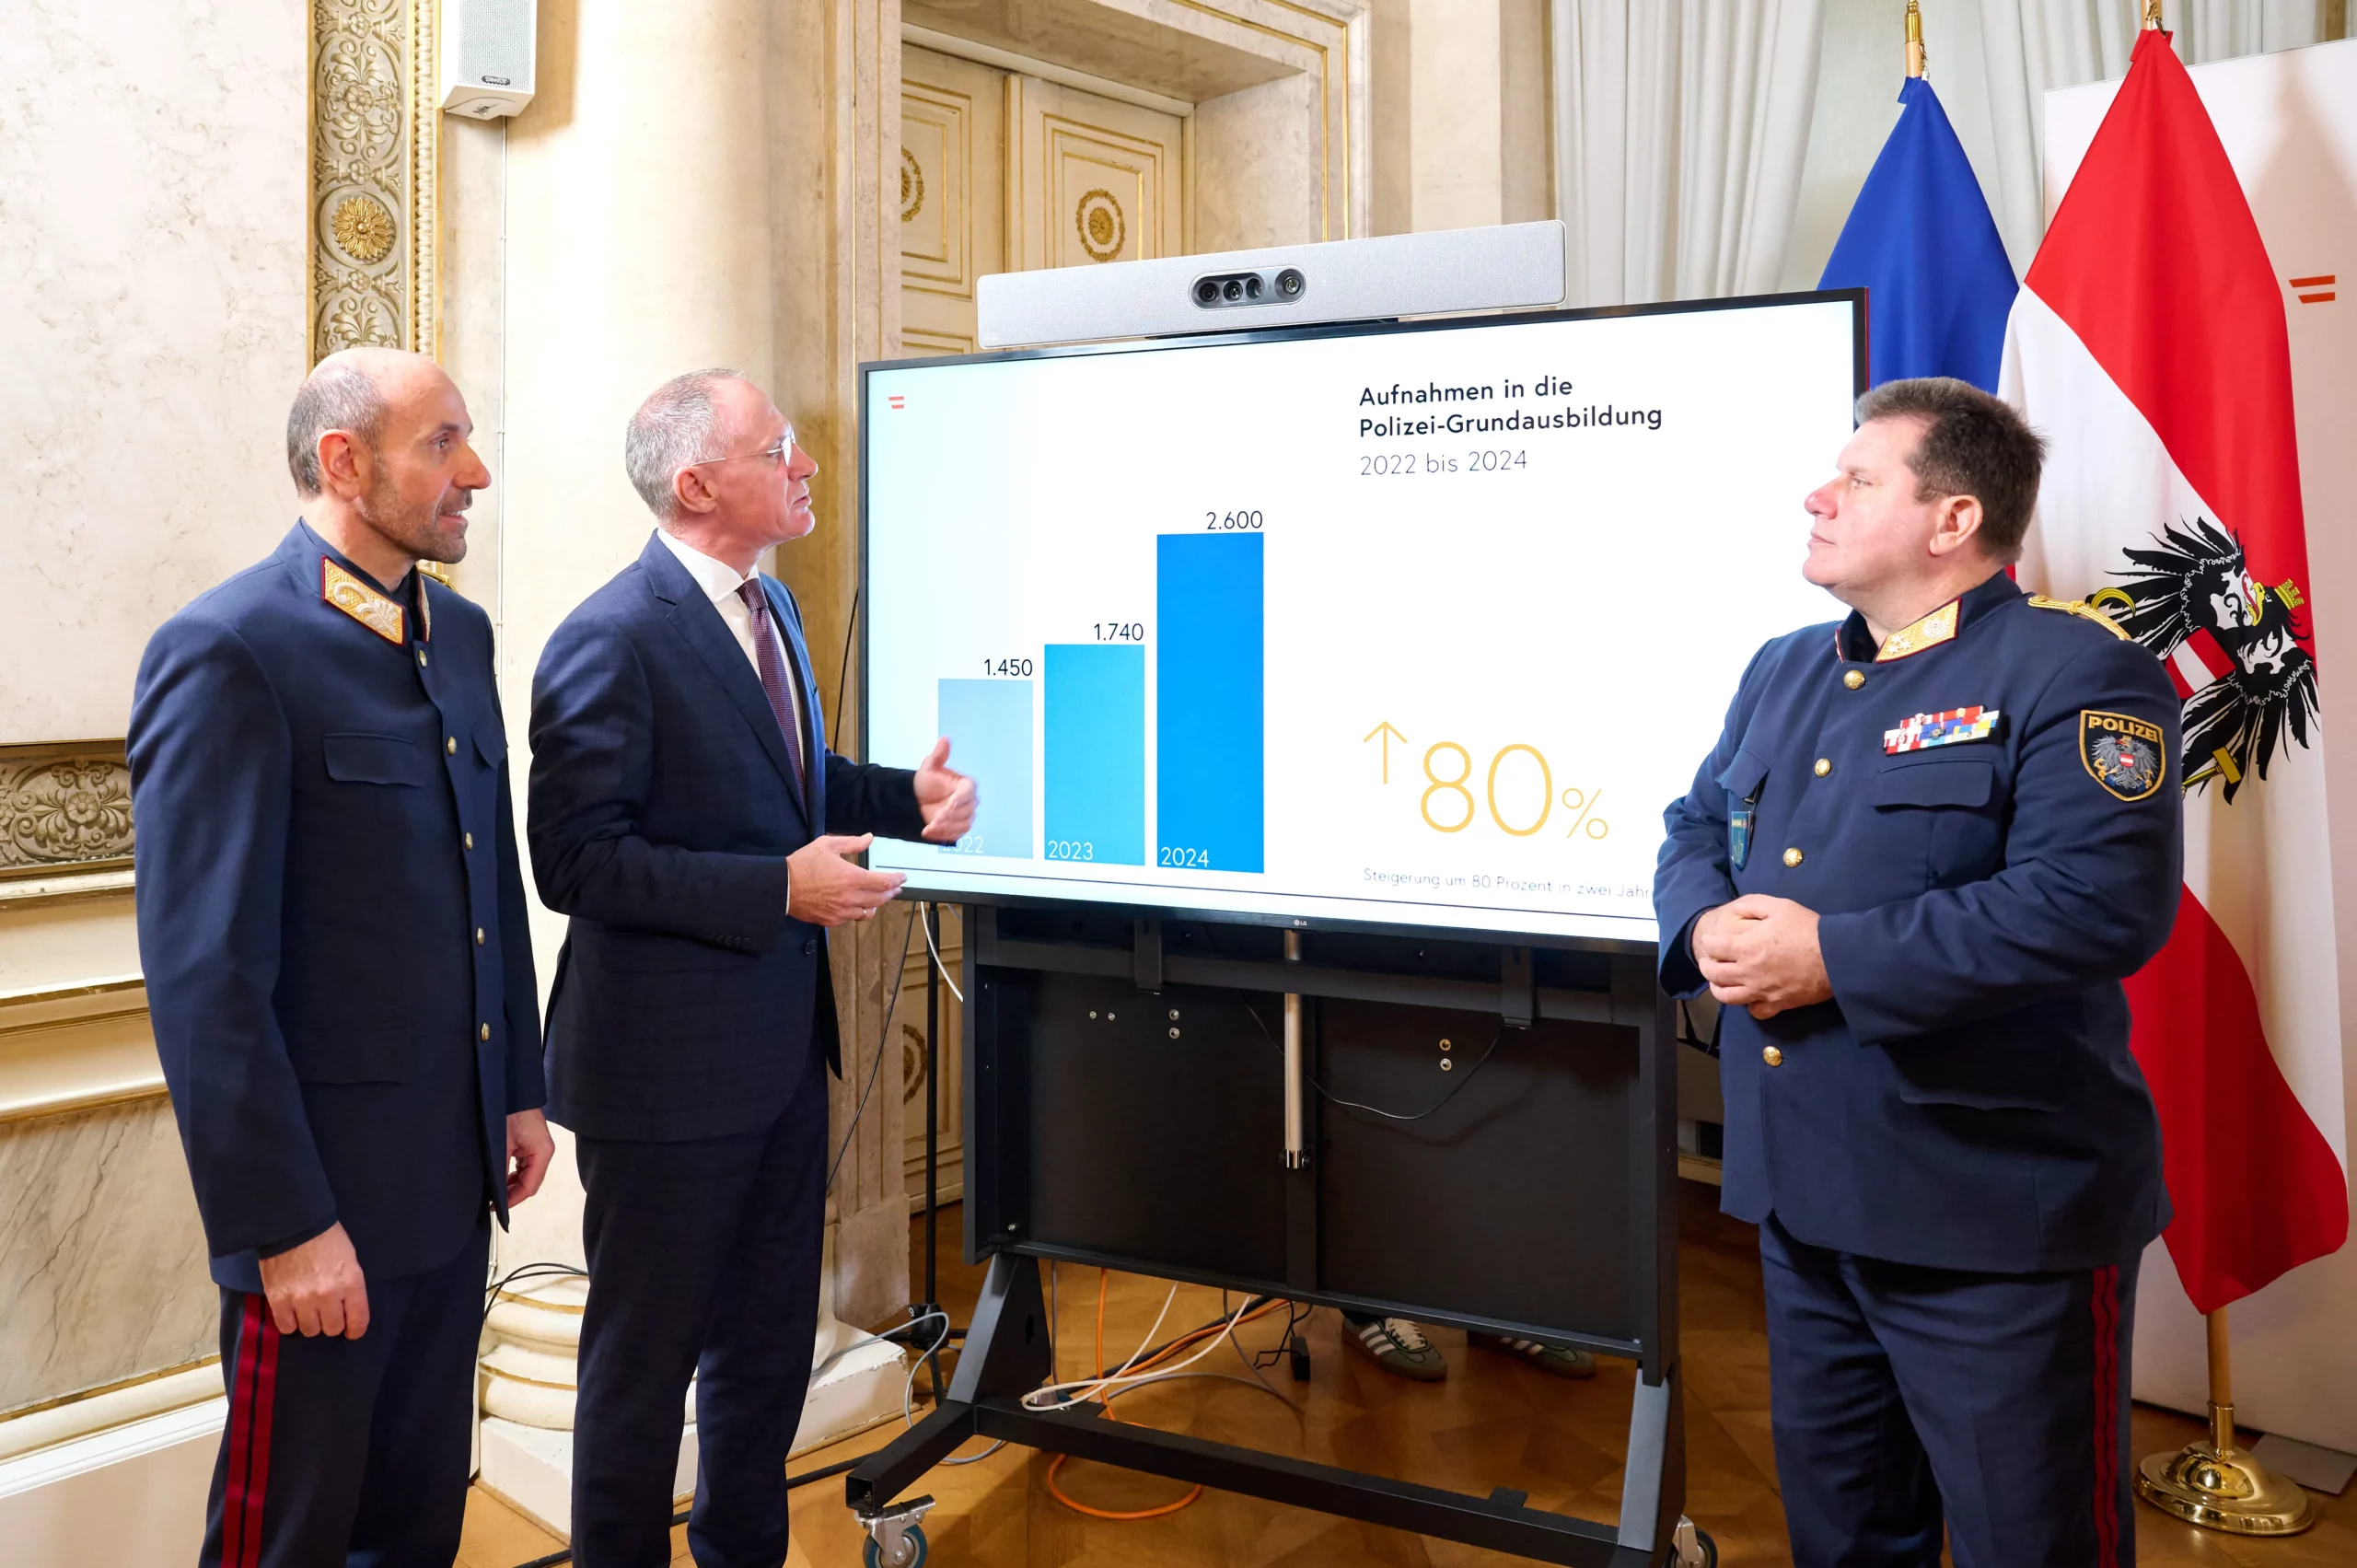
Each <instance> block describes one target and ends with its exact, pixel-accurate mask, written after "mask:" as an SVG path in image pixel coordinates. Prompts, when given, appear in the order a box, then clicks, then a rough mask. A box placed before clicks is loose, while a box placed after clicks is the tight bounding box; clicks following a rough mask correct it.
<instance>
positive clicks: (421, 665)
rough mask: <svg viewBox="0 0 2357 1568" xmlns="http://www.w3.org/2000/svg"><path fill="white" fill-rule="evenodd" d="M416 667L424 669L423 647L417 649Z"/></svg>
mask: <svg viewBox="0 0 2357 1568" xmlns="http://www.w3.org/2000/svg"><path fill="white" fill-rule="evenodd" d="M417 668H420V669H424V668H425V650H424V648H420V649H418V650H417Z"/></svg>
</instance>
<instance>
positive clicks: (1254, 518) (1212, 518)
mask: <svg viewBox="0 0 2357 1568" xmlns="http://www.w3.org/2000/svg"><path fill="white" fill-rule="evenodd" d="M1259 527H1260V513H1258V512H1205V513H1204V514H1203V530H1204V531H1205V532H1206V533H1237V532H1248V531H1250V530H1252V529H1256V528H1259Z"/></svg>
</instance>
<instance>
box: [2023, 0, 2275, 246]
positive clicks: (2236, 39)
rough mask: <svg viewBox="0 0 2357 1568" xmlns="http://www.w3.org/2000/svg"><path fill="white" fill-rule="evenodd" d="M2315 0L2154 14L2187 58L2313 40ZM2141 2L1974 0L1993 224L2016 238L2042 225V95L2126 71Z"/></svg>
mask: <svg viewBox="0 0 2357 1568" xmlns="http://www.w3.org/2000/svg"><path fill="white" fill-rule="evenodd" d="M2317 12H2318V7H2317V6H2316V0H2165V8H2164V17H2165V20H2166V22H2167V23H2168V26H2169V28H2170V29H2171V31H2173V32H2174V33H2175V34H2176V36H2177V58H2178V59H2180V60H2183V61H2184V62H2185V63H2186V64H2189V65H2200V64H2205V63H2207V62H2209V61H2212V60H2227V59H2232V58H2234V57H2235V56H2236V55H2240V54H2261V53H2265V52H2268V51H2270V50H2276V49H2296V48H2299V47H2300V46H2302V45H2304V44H2310V43H2315V42H2317V41H2319V38H2320V29H2319V26H2318V20H2319V18H2318V15H2317ZM2142 14H2143V7H2142V6H2141V5H2139V4H2137V0H1981V9H1980V26H1981V40H1982V48H1983V49H1984V50H1985V51H1986V56H1987V67H1988V81H1989V121H1990V126H1989V128H1990V133H1991V138H1992V140H1993V141H1994V142H1995V144H1996V153H1997V180H1996V189H1995V190H1993V191H1991V192H1989V195H1990V199H1991V205H1992V206H1994V207H1995V208H1996V209H1997V213H1996V217H1997V225H1998V226H1999V227H2000V228H2002V229H2003V231H2004V233H2005V238H2006V239H2007V241H2008V243H2009V244H2010V245H2013V246H2014V251H2015V254H2016V256H2022V255H2026V254H2027V252H2026V250H2022V249H2021V248H2020V247H2019V245H2018V243H2017V241H2018V240H2019V239H2020V238H2022V237H2035V236H2038V235H2042V234H2044V233H2045V232H2046V198H2045V192H2044V188H2043V185H2042V183H2041V180H2042V176H2041V170H2042V169H2043V168H2044V157H2045V146H2046V110H2045V99H2046V94H2047V92H2048V91H2049V89H2051V88H2054V87H2076V86H2078V85H2079V84H2080V83H2082V82H2099V81H2106V80H2108V79H2111V78H2113V77H2118V76H2123V75H2127V74H2128V55H2129V52H2130V51H2131V50H2132V49H2133V48H2134V47H2135V44H2136V29H2137V25H2138V21H2139V18H2140V17H2142Z"/></svg>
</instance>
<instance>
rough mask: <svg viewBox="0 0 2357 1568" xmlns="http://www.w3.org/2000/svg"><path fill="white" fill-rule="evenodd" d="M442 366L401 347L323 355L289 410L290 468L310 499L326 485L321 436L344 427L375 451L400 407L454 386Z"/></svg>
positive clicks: (288, 444) (288, 440) (302, 492)
mask: <svg viewBox="0 0 2357 1568" xmlns="http://www.w3.org/2000/svg"><path fill="white" fill-rule="evenodd" d="M449 386H450V378H449V377H447V376H446V375H444V374H443V373H442V367H441V366H438V365H436V364H435V363H434V361H432V360H431V359H428V358H427V357H426V356H425V355H424V354H411V353H409V352H408V351H407V350H405V349H398V348H346V349H338V350H337V351H336V352H335V353H333V354H330V355H328V356H327V357H326V358H325V359H322V360H320V361H319V365H318V366H316V367H315V368H314V369H313V370H312V371H311V373H310V375H309V376H308V377H304V380H303V385H302V388H301V389H299V390H298V391H296V394H295V406H294V407H293V408H290V409H288V410H287V411H286V468H287V471H288V472H290V473H291V474H293V475H294V478H295V488H296V491H298V492H299V493H301V494H302V496H303V498H304V499H305V500H310V499H312V498H314V497H316V496H317V495H318V494H319V491H320V488H321V481H320V476H319V437H320V436H325V435H326V434H327V433H328V432H329V431H331V430H341V431H343V432H344V433H345V434H346V435H348V436H351V437H352V439H353V440H354V441H356V442H358V443H359V444H360V445H361V446H363V447H366V448H367V449H368V450H370V451H371V452H374V451H376V450H377V449H378V447H379V444H380V443H381V442H382V440H383V438H384V434H385V424H386V421H387V419H388V418H389V416H390V415H391V413H392V412H393V411H394V410H395V409H396V408H399V407H404V406H407V405H411V404H413V403H415V402H416V401H418V400H419V399H420V398H421V397H438V396H439V395H440V394H441V393H442V392H443V390H444V389H447V388H449Z"/></svg>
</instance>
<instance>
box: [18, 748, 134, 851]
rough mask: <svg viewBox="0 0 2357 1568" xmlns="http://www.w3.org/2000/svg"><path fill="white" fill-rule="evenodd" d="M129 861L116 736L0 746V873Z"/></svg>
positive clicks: (127, 793)
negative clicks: (114, 738)
mask: <svg viewBox="0 0 2357 1568" xmlns="http://www.w3.org/2000/svg"><path fill="white" fill-rule="evenodd" d="M130 864H131V767H130V764H129V763H127V762H126V761H123V755H122V742H121V741H119V740H115V741H102V740H88V741H65V742H62V743H58V744H52V745H41V746H0V878H17V877H40V876H46V875H52V874H54V873H56V872H59V871H64V870H73V871H114V870H121V869H122V868H123V867H125V866H128V865H130Z"/></svg>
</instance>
